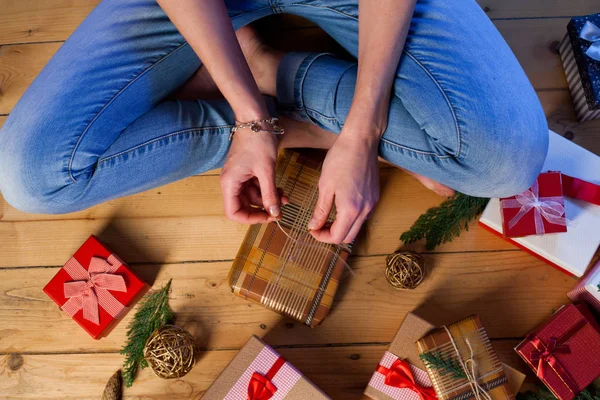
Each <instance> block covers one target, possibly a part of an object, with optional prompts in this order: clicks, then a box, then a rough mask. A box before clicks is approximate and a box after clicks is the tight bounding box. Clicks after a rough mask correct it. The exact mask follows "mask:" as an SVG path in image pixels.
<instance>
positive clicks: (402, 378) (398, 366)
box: [376, 359, 437, 400]
mask: <svg viewBox="0 0 600 400" xmlns="http://www.w3.org/2000/svg"><path fill="white" fill-rule="evenodd" d="M376 371H377V372H379V373H380V374H382V375H383V376H385V381H384V383H385V384H386V385H388V386H392V387H396V388H400V389H410V390H412V391H413V392H415V393H417V394H418V395H419V397H420V398H421V400H435V399H437V397H436V394H435V390H434V389H433V388H432V387H425V386H422V385H420V384H419V383H418V382H417V381H416V379H415V377H414V375H413V373H412V371H411V370H410V364H409V363H408V362H407V361H405V360H400V359H397V360H396V361H394V363H393V364H392V365H391V366H390V367H389V368H386V367H384V366H383V365H381V364H380V365H378V366H377V369H376Z"/></svg>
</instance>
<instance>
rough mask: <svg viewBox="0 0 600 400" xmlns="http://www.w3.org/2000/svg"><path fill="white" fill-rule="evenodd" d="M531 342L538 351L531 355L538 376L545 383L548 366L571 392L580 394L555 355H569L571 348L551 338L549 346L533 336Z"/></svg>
mask: <svg viewBox="0 0 600 400" xmlns="http://www.w3.org/2000/svg"><path fill="white" fill-rule="evenodd" d="M530 342H531V344H532V345H533V347H535V348H536V350H532V351H531V354H530V358H531V361H532V362H533V363H537V364H538V367H537V371H536V375H537V376H538V377H539V378H540V379H542V380H543V381H545V378H546V365H547V366H548V367H550V368H552V369H553V370H554V372H556V374H557V375H558V377H559V378H560V379H561V380H562V381H563V382H564V384H565V385H566V386H567V387H568V388H569V390H570V391H571V392H573V393H577V392H579V389H577V385H576V384H575V382H573V379H571V376H570V375H569V374H568V373H567V371H566V370H565V369H564V367H563V366H562V364H561V363H560V362H559V361H558V360H557V359H556V356H555V354H557V353H569V352H570V350H569V346H568V345H566V344H564V343H560V342H559V340H558V339H556V338H554V337H551V338H550V339H549V340H548V344H547V345H546V344H544V342H542V340H541V339H540V338H539V337H537V336H533V337H531V338H530Z"/></svg>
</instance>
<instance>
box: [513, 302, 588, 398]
mask: <svg viewBox="0 0 600 400" xmlns="http://www.w3.org/2000/svg"><path fill="white" fill-rule="evenodd" d="M515 350H516V351H517V353H519V355H520V356H521V358H523V360H525V362H526V363H527V364H529V366H530V367H531V368H532V369H533V370H534V371H535V372H536V374H537V376H538V377H539V378H540V379H541V380H542V381H543V382H544V384H545V385H546V386H547V387H548V389H550V390H551V391H552V393H554V395H555V396H556V397H557V398H559V399H561V400H571V399H573V398H574V397H575V396H576V395H577V394H578V393H579V392H581V391H582V390H583V389H585V387H586V386H588V385H589V384H590V383H592V381H593V380H594V379H596V378H597V377H598V376H600V357H599V355H600V333H599V332H598V325H597V323H596V321H595V320H594V317H593V316H592V314H591V313H590V310H589V309H588V308H587V307H586V306H585V305H584V304H578V305H573V304H570V305H568V306H564V307H562V308H561V309H559V310H558V311H557V312H556V313H555V314H554V315H553V316H552V317H551V318H550V319H549V320H548V321H546V323H544V324H543V325H542V326H540V327H539V328H538V329H536V330H535V331H533V332H532V333H530V334H529V335H528V336H527V338H526V339H525V340H524V341H523V342H521V343H520V344H519V345H518V346H517V347H516V348H515Z"/></svg>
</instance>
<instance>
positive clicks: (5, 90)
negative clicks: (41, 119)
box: [0, 43, 60, 114]
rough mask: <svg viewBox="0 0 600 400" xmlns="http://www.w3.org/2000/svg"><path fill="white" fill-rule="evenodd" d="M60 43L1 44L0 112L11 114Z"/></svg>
mask: <svg viewBox="0 0 600 400" xmlns="http://www.w3.org/2000/svg"><path fill="white" fill-rule="evenodd" d="M59 47H60V43H45V44H28V45H17V46H0V114H9V113H10V112H11V111H12V109H13V107H14V105H15V104H16V103H17V100H19V98H21V96H22V95H23V93H24V92H25V89H27V87H29V85H30V84H31V82H32V81H33V80H34V78H35V77H36V76H37V75H38V74H39V72H40V71H41V70H42V68H43V67H44V65H46V63H47V62H48V60H50V57H52V55H54V53H55V52H56V50H58V48H59Z"/></svg>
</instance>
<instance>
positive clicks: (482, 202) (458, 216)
mask: <svg viewBox="0 0 600 400" xmlns="http://www.w3.org/2000/svg"><path fill="white" fill-rule="evenodd" d="M489 200H490V199H486V198H481V197H473V196H467V195H466V194H462V193H456V194H455V195H454V196H453V197H451V198H449V199H447V200H445V201H444V202H443V203H442V204H440V205H439V206H437V207H433V208H430V209H429V210H427V211H426V212H425V213H424V214H422V215H421V216H420V217H419V218H418V219H417V220H416V221H415V223H414V224H413V225H412V226H411V227H410V229H409V230H408V231H406V232H404V233H403V234H402V236H400V240H402V241H403V242H404V243H406V244H409V243H414V242H417V241H419V240H421V239H425V248H426V249H427V250H430V251H431V250H433V249H434V248H436V247H437V246H439V245H440V244H442V243H446V242H451V241H452V240H453V239H454V238H456V237H458V236H460V233H461V231H462V230H463V229H465V230H469V222H471V221H472V220H473V219H475V218H477V216H478V215H479V214H481V213H482V212H483V210H484V209H485V206H486V205H487V203H488V201H489Z"/></svg>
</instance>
